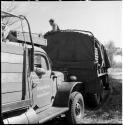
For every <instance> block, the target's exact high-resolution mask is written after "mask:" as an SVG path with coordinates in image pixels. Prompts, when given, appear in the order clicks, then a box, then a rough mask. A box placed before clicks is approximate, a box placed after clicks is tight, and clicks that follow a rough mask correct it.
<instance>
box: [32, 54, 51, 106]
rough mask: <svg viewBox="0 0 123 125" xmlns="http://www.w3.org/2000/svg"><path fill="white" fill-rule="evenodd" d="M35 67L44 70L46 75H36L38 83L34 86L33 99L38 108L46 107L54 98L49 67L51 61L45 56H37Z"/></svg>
mask: <svg viewBox="0 0 123 125" xmlns="http://www.w3.org/2000/svg"><path fill="white" fill-rule="evenodd" d="M34 66H35V67H37V68H43V69H44V70H45V74H38V73H36V75H37V76H36V77H35V78H36V79H37V80H36V82H35V83H33V84H35V85H34V86H33V99H34V103H35V105H37V106H38V107H40V108H41V107H44V106H46V105H49V104H50V103H51V97H52V84H53V81H52V79H51V78H50V76H51V68H50V65H49V61H48V59H47V57H46V55H45V54H41V53H40V54H39V53H36V54H35V58H34Z"/></svg>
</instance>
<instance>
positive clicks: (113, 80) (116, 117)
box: [50, 68, 122, 124]
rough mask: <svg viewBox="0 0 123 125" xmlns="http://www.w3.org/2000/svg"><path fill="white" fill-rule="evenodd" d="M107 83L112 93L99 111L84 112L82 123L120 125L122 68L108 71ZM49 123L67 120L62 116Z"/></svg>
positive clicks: (60, 122)
mask: <svg viewBox="0 0 123 125" xmlns="http://www.w3.org/2000/svg"><path fill="white" fill-rule="evenodd" d="M109 81H110V84H111V86H112V93H111V94H110V96H109V98H108V100H107V101H106V103H105V104H104V105H103V106H102V107H101V108H100V109H98V110H95V111H91V112H90V111H86V112H85V117H84V118H83V123H91V124H98V123H108V124H112V123H113V124H122V68H121V69H109ZM50 123H52V124H65V123H67V119H66V117H65V116H64V115H63V116H62V117H58V118H55V119H53V120H51V121H50Z"/></svg>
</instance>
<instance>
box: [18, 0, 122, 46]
mask: <svg viewBox="0 0 123 125" xmlns="http://www.w3.org/2000/svg"><path fill="white" fill-rule="evenodd" d="M16 4H18V5H19V7H18V11H19V12H20V13H21V14H24V15H26V17H27V18H28V20H29V22H30V25H31V31H32V32H33V33H43V34H44V33H46V32H47V31H50V30H51V26H50V25H49V19H50V18H53V19H54V20H55V22H56V23H57V24H58V26H59V27H60V29H62V30H65V29H78V30H89V31H91V32H92V33H93V34H94V35H95V37H96V38H97V39H98V40H99V41H100V42H102V43H103V44H106V43H107V42H109V41H113V42H114V43H115V46H118V47H120V46H121V45H122V42H121V41H122V39H121V33H122V31H121V25H122V23H121V22H122V20H121V18H122V16H121V15H122V14H121V13H122V11H121V10H122V4H121V1H70V2H69V1H66V2H65V1H51V2H50V1H47V2H45V1H42V2H41V1H37V2H29V1H27V2H16Z"/></svg>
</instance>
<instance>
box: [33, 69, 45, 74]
mask: <svg viewBox="0 0 123 125" xmlns="http://www.w3.org/2000/svg"><path fill="white" fill-rule="evenodd" d="M35 72H36V73H37V74H39V75H44V74H46V70H45V69H43V68H37V67H36V69H35Z"/></svg>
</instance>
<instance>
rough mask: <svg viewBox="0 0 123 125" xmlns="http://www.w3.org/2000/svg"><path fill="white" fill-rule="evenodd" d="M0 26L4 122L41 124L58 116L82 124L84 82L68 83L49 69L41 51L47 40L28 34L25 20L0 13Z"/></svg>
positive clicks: (45, 55)
mask: <svg viewBox="0 0 123 125" xmlns="http://www.w3.org/2000/svg"><path fill="white" fill-rule="evenodd" d="M1 23H2V24H1V29H2V31H1V36H2V37H1V103H2V104H1V108H2V121H3V123H4V124H34V123H44V122H46V121H48V120H50V119H53V118H54V117H56V116H60V115H61V114H66V116H67V117H68V119H69V121H70V122H71V123H82V118H83V116H84V99H83V91H82V89H83V83H81V82H77V81H71V82H68V81H67V80H65V77H66V76H65V75H64V74H63V73H62V72H59V71H53V70H52V65H51V60H50V59H49V57H48V55H47V53H46V52H45V51H44V50H43V49H42V46H46V45H47V40H46V39H44V38H43V36H41V35H40V36H38V35H37V34H33V33H31V30H30V25H29V22H28V20H27V18H26V17H24V16H22V15H20V16H16V15H13V14H10V13H6V12H1ZM6 23H7V24H8V25H7V24H6ZM6 25H7V26H6Z"/></svg>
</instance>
